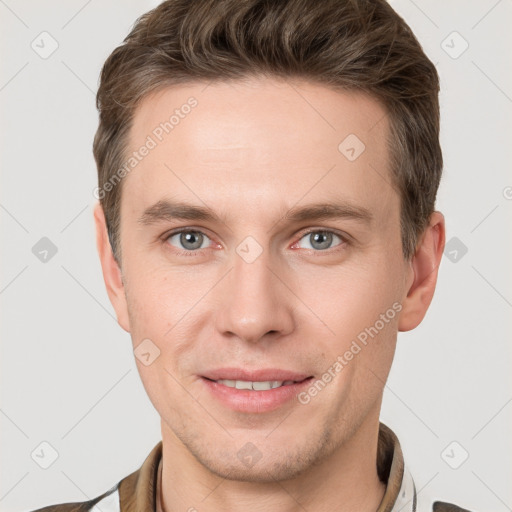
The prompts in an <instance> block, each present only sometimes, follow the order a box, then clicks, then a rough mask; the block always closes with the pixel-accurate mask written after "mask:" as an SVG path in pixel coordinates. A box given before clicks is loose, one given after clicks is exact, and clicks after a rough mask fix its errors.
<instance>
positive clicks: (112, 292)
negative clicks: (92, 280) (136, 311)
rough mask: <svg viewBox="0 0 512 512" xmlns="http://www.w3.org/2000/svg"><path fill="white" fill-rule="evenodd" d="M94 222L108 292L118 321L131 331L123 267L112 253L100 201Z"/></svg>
mask: <svg viewBox="0 0 512 512" xmlns="http://www.w3.org/2000/svg"><path fill="white" fill-rule="evenodd" d="M94 223H95V225H96V247H97V249H98V254H99V257H100V263H101V269H102V273H103V280H104V281H105V286H106V288H107V294H108V297H109V299H110V302H111V304H112V306H113V307H114V310H115V312H116V316H117V322H118V323H119V325H120V326H121V327H122V328H123V329H124V330H125V331H127V332H130V322H129V316H128V307H127V303H126V294H125V288H124V283H123V278H122V274H121V269H120V268H119V265H118V263H117V261H116V259H115V258H114V254H113V253H112V247H111V246H110V240H109V238H108V231H107V224H106V221H105V215H104V212H103V208H102V206H101V204H100V203H99V202H97V203H96V205H95V206H94Z"/></svg>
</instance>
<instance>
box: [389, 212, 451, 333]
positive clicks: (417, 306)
mask: <svg viewBox="0 0 512 512" xmlns="http://www.w3.org/2000/svg"><path fill="white" fill-rule="evenodd" d="M444 244H445V224H444V216H443V214H442V213H440V212H434V213H433V214H432V215H431V217H430V221H429V225H428V226H427V228H426V229H425V231H424V233H423V235H422V237H421V239H420V242H419V244H418V245H417V247H416V252H415V253H414V256H413V257H412V259H411V261H410V272H411V274H410V279H409V283H408V292H407V297H406V298H405V299H404V301H403V302H402V311H401V312H400V319H399V322H398V330H399V331H410V330H411V329H414V328H415V327H417V326H418V325H419V324H420V323H421V321H422V320H423V318H424V317H425V314H426V313H427V309H428V307H429V306H430V302H431V301H432V297H433V296H434V291H435V289H436V283H437V272H438V269H439V264H440V263H441V258H442V256H443V250H444Z"/></svg>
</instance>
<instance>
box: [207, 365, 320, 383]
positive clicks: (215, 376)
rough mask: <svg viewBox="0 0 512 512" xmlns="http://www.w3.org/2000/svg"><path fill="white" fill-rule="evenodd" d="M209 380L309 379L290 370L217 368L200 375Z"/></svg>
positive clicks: (303, 374)
mask: <svg viewBox="0 0 512 512" xmlns="http://www.w3.org/2000/svg"><path fill="white" fill-rule="evenodd" d="M202 376H203V377H206V378H207V379H211V380H244V381H250V382H266V381H273V380H278V381H283V382H284V381H286V380H294V381H302V380H304V379H307V378H308V377H311V376H312V375H309V374H307V373H298V372H294V371H290V370H282V369H281V368H264V369H263V368H260V369H259V370H245V369H243V368H217V369H215V370H209V371H208V372H206V373H205V374H203V375H202Z"/></svg>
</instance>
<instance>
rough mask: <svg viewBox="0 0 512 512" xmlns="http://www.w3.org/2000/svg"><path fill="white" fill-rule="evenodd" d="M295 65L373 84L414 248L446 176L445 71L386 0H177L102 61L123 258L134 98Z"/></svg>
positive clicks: (107, 197) (108, 196) (291, 73)
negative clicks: (119, 177)
mask: <svg viewBox="0 0 512 512" xmlns="http://www.w3.org/2000/svg"><path fill="white" fill-rule="evenodd" d="M258 74H259V75H263V76H271V77H283V78H288V77H297V78H303V79H306V80H310V81H312V82H316V83H320V84H324V85H326V86H328V87H332V88H340V89H345V90H356V91H362V92H366V93H369V94H370V95H371V96H372V97H373V98H375V99H377V100H378V101H380V103H381V104H382V105H383V106H384V107H385V109H386V112H387V113H388V116H389V121H390V123H389V124H390V137H389V141H388V142H389V148H390V166H391V174H392V180H393V185H394V186H395V187H396V189H397V190H398V193H399V195H400V201H401V237H402V246H403V254H404V257H405V258H406V259H409V258H410V257H412V255H413V254H414V252H415V247H416V244H417V242H418V237H419V235H420V234H421V233H422V232H423V231H424V229H425V228H426V226H427V225H428V222H429V218H430V215H431V213H432V212H433V211H434V204H435V199H436V194H437V189H438V186H439V181H440V179H441V171H442V165H443V162H442V152H441V148H440V144H439V101H438V93H439V77H438V74H437V71H436V68H435V66H434V65H433V64H432V62H431V61H430V60H429V59H428V58H427V56H426V55H425V53H424V52H423V50H422V48H421V46H420V44H419V42H418V41H417V39H416V37H415V36H414V34H413V33H412V31H411V29H410V28H409V26H408V25H407V24H406V23H405V21H404V20H403V19H402V18H401V17H400V16H399V15H398V14H397V13H396V12H395V11H394V10H393V9H392V8H391V7H390V6H389V5H388V3H387V2H386V1H385V0H322V1H318V0H167V1H164V2H162V3H161V4H160V5H159V6H158V7H156V8H155V9H153V10H151V11H149V12H147V13H145V14H144V15H142V16H141V17H140V18H139V19H138V20H137V21H136V23H135V24H134V26H133V28H132V30H131V31H130V33H129V34H128V36H127V37H126V38H125V40H124V42H123V44H121V45H120V46H118V47H117V48H116V49H115V50H114V51H113V52H112V54H111V55H110V56H109V57H108V58H107V60H106V62H105V64H104V66H103V69H102V71H101V79H100V85H99V89H98V93H97V98H96V104H97V108H98V110H99V113H100V119H99V126H98V130H97V132H96V136H95V138H94V145H93V151H94V157H95V160H96V165H97V168H98V186H99V190H102V194H101V196H100V200H101V205H102V207H103V210H104V213H105V218H106V222H107V229H108V235H109V239H110V244H111V246H112V251H113V254H114V256H115V257H116V259H117V261H118V262H120V256H121V255H120V247H119V245H120V244H119V221H120V219H119V210H120V202H121V201H120V199H121V190H122V181H121V182H120V183H119V185H118V186H113V187H112V186H109V187H108V191H107V192H105V190H106V189H105V185H106V184H107V183H108V182H109V179H111V178H112V177H114V175H115V173H116V171H117V170H119V169H120V168H121V166H122V165H123V162H124V161H125V158H124V155H125V153H126V149H127V142H128V136H129V131H130V128H131V125H132V122H133V116H134V112H135V109H136V107H137V105H138V104H139V102H140V101H141V100H142V99H143V98H144V97H145V96H146V95H148V94H149V93H150V92H155V91H156V90H159V89H161V88H163V87H166V86H170V85H173V84H183V83H187V82H188V83H190V82H194V81H225V80H229V79H237V78H244V77H248V76H251V75H258Z"/></svg>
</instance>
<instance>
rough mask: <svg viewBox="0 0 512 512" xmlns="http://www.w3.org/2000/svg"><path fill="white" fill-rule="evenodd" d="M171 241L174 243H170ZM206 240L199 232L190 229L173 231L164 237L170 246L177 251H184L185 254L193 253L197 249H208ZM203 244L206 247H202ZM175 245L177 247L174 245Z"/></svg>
mask: <svg viewBox="0 0 512 512" xmlns="http://www.w3.org/2000/svg"><path fill="white" fill-rule="evenodd" d="M173 239H175V243H172V240H173ZM208 240H209V238H208V237H207V236H206V235H205V234H204V233H202V232H201V231H194V230H190V229H183V230H181V231H175V232H174V233H171V234H169V236H168V237H166V241H168V242H169V243H170V244H171V245H173V246H174V247H177V248H178V249H185V252H187V251H191V252H194V251H196V250H197V249H205V248H206V247H208ZM205 242H206V245H204V243H205ZM176 243H177V244H179V245H175V244H176Z"/></svg>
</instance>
